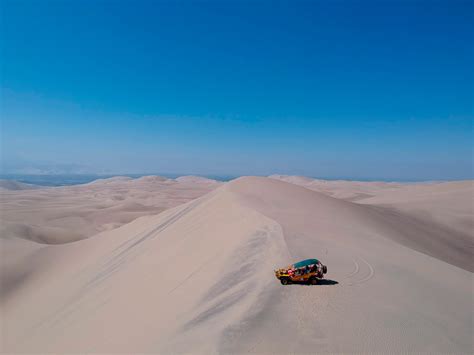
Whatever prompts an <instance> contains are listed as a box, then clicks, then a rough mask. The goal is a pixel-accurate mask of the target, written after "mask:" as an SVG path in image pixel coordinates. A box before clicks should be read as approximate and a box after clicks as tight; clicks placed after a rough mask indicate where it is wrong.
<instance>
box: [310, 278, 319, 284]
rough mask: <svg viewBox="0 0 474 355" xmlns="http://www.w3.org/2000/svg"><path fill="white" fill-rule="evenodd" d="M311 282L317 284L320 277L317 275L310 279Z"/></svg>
mask: <svg viewBox="0 0 474 355" xmlns="http://www.w3.org/2000/svg"><path fill="white" fill-rule="evenodd" d="M309 283H310V284H311V285H316V284H317V283H318V279H317V278H316V277H312V278H310V279H309Z"/></svg>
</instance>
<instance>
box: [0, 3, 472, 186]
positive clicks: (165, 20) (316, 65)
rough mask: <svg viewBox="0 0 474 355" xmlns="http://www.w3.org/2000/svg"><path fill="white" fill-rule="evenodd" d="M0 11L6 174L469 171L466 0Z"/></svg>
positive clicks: (11, 6)
mask: <svg viewBox="0 0 474 355" xmlns="http://www.w3.org/2000/svg"><path fill="white" fill-rule="evenodd" d="M1 11H2V20H1V21H2V23H1V57H0V60H1V65H2V69H1V89H2V92H1V95H2V96H1V115H2V137H1V138H2V161H3V171H4V172H45V171H56V172H112V173H147V172H153V173H160V172H163V173H195V174H226V175H247V174H271V173H286V174H301V175H310V176H319V177H346V178H374V179H378V178H385V179H465V178H472V177H473V170H472V159H473V158H472V149H473V145H472V139H473V126H472V124H473V117H474V112H473V100H474V64H473V63H474V47H473V43H474V38H473V33H474V2H473V1H456V0H449V1H436V0H430V1H405V0H399V1H384V0H379V1H351V0H347V1H337V0H335V1H325V0H324V1H323V0H319V1H318V0H314V1H286V2H285V1H284V2H279V1H236V0H234V1H196V0H195V1H191V0H190V1H158V0H156V1H99V0H85V1H72V0H70V1H66V0H63V1H50V0H45V1H37V0H31V1H21V0H14V1H10V0H2V1H1Z"/></svg>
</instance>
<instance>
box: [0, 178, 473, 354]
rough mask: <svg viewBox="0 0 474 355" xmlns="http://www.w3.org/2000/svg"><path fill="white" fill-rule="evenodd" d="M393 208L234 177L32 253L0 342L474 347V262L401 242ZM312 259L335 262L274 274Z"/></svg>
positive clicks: (249, 348) (54, 348)
mask: <svg viewBox="0 0 474 355" xmlns="http://www.w3.org/2000/svg"><path fill="white" fill-rule="evenodd" d="M390 218H391V217H390V215H383V216H382V217H380V213H374V212H373V210H372V209H371V208H370V207H368V206H363V205H356V204H354V203H351V202H348V201H343V200H338V199H334V198H332V197H329V196H326V195H324V194H321V193H318V192H313V191H309V190H308V189H305V188H302V187H299V186H296V185H292V184H288V183H286V182H281V181H277V180H272V179H268V178H254V177H247V178H240V179H237V180H234V181H232V182H230V183H227V184H225V185H224V186H222V187H220V188H218V189H217V190H215V191H213V192H210V193H209V194H207V195H205V196H203V197H201V198H199V199H197V200H194V201H191V202H188V203H186V204H184V205H182V206H179V207H176V208H173V209H170V210H167V211H165V212H163V213H161V214H159V215H157V216H153V217H141V218H139V219H137V220H135V221H133V222H131V223H129V224H127V225H124V226H122V227H120V228H118V229H116V230H113V231H106V232H103V233H101V234H99V235H96V236H94V237H92V238H89V239H85V240H81V241H78V242H75V243H69V244H64V245H53V246H44V247H43V248H42V249H41V250H39V251H37V252H38V253H39V256H38V258H37V259H36V262H35V263H34V266H33V265H32V266H31V267H32V268H33V267H34V272H32V273H30V275H29V276H28V278H26V279H25V280H24V282H21V283H16V284H14V285H10V287H11V289H10V290H9V292H8V296H7V297H3V299H2V304H1V306H2V313H3V318H4V322H3V324H2V328H3V329H2V334H3V343H4V344H3V350H4V351H5V352H18V351H23V352H25V351H26V352H127V353H130V352H164V353H170V352H173V353H179V352H194V353H210V352H233V353H235V352H238V353H241V352H255V353H262V352H267V353H268V352H278V353H302V352H315V351H317V352H331V353H334V352H445V353H448V352H454V353H469V352H471V351H472V346H473V344H472V337H471V335H472V331H473V326H472V313H470V312H469V311H468V310H471V309H472V306H473V301H472V293H471V285H472V273H471V272H469V271H466V270H464V269H462V268H458V267H456V266H453V265H450V264H448V263H446V262H444V261H442V260H439V259H438V258H435V257H432V256H429V255H426V254H424V253H420V252H418V251H415V250H413V249H411V248H408V247H406V246H404V245H402V244H400V243H398V242H395V241H394V240H396V239H397V238H402V237H403V234H404V233H405V231H400V230H398V229H397V228H394V227H393V225H392V224H391V223H388V222H387V219H388V220H390ZM402 222H403V221H402ZM22 242H25V243H32V242H30V241H26V240H25V241H22ZM42 255H43V256H44V255H47V258H44V257H42ZM308 257H317V258H319V259H321V260H322V261H323V262H324V263H325V264H327V265H328V268H329V273H328V274H327V277H328V280H327V281H325V282H322V283H321V284H320V285H317V286H301V285H290V286H281V285H280V284H279V283H278V281H277V280H276V279H275V278H274V275H273V269H274V268H276V267H280V266H285V265H287V264H289V263H291V262H292V261H295V260H298V259H302V258H308ZM5 276H6V275H3V276H2V280H3V279H5V278H6V277H5Z"/></svg>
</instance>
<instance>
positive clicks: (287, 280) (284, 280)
mask: <svg viewBox="0 0 474 355" xmlns="http://www.w3.org/2000/svg"><path fill="white" fill-rule="evenodd" d="M280 282H281V284H282V285H289V284H290V280H289V279H288V278H286V277H283V278H281V279H280Z"/></svg>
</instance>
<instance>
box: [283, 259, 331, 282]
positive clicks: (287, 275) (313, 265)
mask: <svg viewBox="0 0 474 355" xmlns="http://www.w3.org/2000/svg"><path fill="white" fill-rule="evenodd" d="M327 272H328V268H327V267H326V265H323V264H322V263H321V262H320V261H319V260H318V259H306V260H302V261H300V262H297V263H295V264H292V265H290V266H288V267H286V268H282V269H278V270H275V276H276V278H277V279H278V280H280V282H281V284H282V285H288V284H291V283H310V284H312V285H316V284H317V283H318V279H322V278H324V274H326V273H327Z"/></svg>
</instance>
